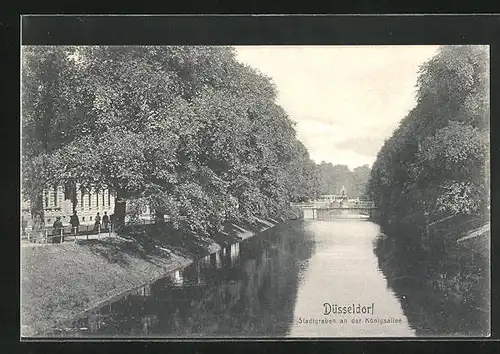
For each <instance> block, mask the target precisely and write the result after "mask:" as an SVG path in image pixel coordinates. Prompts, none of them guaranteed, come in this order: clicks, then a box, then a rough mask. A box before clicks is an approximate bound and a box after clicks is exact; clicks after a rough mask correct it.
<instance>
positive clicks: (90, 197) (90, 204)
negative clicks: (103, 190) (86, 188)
mask: <svg viewBox="0 0 500 354" xmlns="http://www.w3.org/2000/svg"><path fill="white" fill-rule="evenodd" d="M90 209H92V194H91V193H90V192H89V210H90Z"/></svg>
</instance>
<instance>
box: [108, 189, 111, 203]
mask: <svg viewBox="0 0 500 354" xmlns="http://www.w3.org/2000/svg"><path fill="white" fill-rule="evenodd" d="M110 206H111V193H110V191H109V190H108V207H110Z"/></svg>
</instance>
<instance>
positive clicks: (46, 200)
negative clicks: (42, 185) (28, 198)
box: [44, 192, 49, 208]
mask: <svg viewBox="0 0 500 354" xmlns="http://www.w3.org/2000/svg"><path fill="white" fill-rule="evenodd" d="M44 194H45V207H46V208H48V207H49V193H47V192H44Z"/></svg>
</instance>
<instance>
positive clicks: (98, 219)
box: [94, 212, 101, 231]
mask: <svg viewBox="0 0 500 354" xmlns="http://www.w3.org/2000/svg"><path fill="white" fill-rule="evenodd" d="M100 226H101V216H100V215H99V212H97V215H96V216H95V223H94V230H95V231H97V230H99V228H100Z"/></svg>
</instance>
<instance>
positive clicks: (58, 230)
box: [52, 216, 63, 243]
mask: <svg viewBox="0 0 500 354" xmlns="http://www.w3.org/2000/svg"><path fill="white" fill-rule="evenodd" d="M52 228H53V229H54V232H53V234H52V235H53V236H54V237H52V243H60V242H61V241H62V235H61V230H62V228H63V224H62V221H61V217H60V216H58V217H57V218H56V221H54V224H53V225H52ZM57 236H59V237H57Z"/></svg>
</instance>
